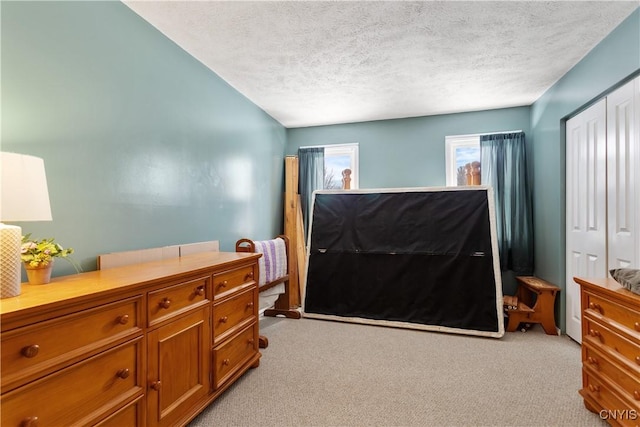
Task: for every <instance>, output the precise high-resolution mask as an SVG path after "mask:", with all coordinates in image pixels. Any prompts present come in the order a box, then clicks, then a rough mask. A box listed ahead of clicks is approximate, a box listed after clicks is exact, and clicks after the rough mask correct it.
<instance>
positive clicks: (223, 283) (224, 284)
mask: <svg viewBox="0 0 640 427" xmlns="http://www.w3.org/2000/svg"><path fill="white" fill-rule="evenodd" d="M228 283H229V282H228V281H226V280H224V281H222V282H220V287H221V288H226V287H227V284H228Z"/></svg>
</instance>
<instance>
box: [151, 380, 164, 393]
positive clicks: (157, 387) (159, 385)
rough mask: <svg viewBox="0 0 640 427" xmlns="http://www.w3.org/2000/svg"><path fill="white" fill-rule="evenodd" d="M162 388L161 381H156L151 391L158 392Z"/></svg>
mask: <svg viewBox="0 0 640 427" xmlns="http://www.w3.org/2000/svg"><path fill="white" fill-rule="evenodd" d="M161 388H162V383H161V382H160V381H154V382H152V383H151V389H153V390H155V391H158V390H160V389H161Z"/></svg>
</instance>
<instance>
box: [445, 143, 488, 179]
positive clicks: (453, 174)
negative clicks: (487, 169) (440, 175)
mask: <svg viewBox="0 0 640 427" xmlns="http://www.w3.org/2000/svg"><path fill="white" fill-rule="evenodd" d="M461 147H478V148H480V134H475V135H453V136H446V137H445V165H446V174H447V187H457V186H458V177H457V175H458V167H457V166H456V163H457V162H456V149H458V148H461Z"/></svg>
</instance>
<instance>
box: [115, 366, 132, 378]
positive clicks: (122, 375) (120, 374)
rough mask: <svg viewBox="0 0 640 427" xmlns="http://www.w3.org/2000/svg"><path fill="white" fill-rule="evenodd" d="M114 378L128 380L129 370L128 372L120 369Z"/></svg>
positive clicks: (125, 369)
mask: <svg viewBox="0 0 640 427" xmlns="http://www.w3.org/2000/svg"><path fill="white" fill-rule="evenodd" d="M116 376H117V377H118V378H121V379H123V380H124V379H126V378H129V370H128V369H127V368H124V369H120V370H119V371H118V373H117V374H116Z"/></svg>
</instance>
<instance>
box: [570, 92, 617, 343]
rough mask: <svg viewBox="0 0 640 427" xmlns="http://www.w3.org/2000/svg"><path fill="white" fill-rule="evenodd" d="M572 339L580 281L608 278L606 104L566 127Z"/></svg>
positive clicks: (578, 333)
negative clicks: (578, 277)
mask: <svg viewBox="0 0 640 427" xmlns="http://www.w3.org/2000/svg"><path fill="white" fill-rule="evenodd" d="M566 150H567V151H566V162H567V169H566V174H567V175H566V185H567V194H566V201H567V224H566V230H567V261H566V267H567V277H566V294H567V302H566V304H567V319H566V320H567V322H566V325H567V334H568V335H569V336H570V337H572V338H573V339H575V340H576V341H578V342H580V340H581V327H580V325H581V321H580V316H581V308H580V288H579V286H578V285H577V284H576V283H575V282H574V281H573V277H575V276H583V277H605V275H606V272H607V258H606V224H607V218H606V215H607V210H606V200H607V199H606V185H605V184H606V166H607V164H606V101H605V100H604V99H603V100H601V101H600V102H598V103H597V104H594V105H593V106H591V107H590V108H588V109H587V110H585V111H583V112H582V113H580V114H579V115H577V116H575V117H573V118H571V119H570V120H568V121H567V123H566Z"/></svg>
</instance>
